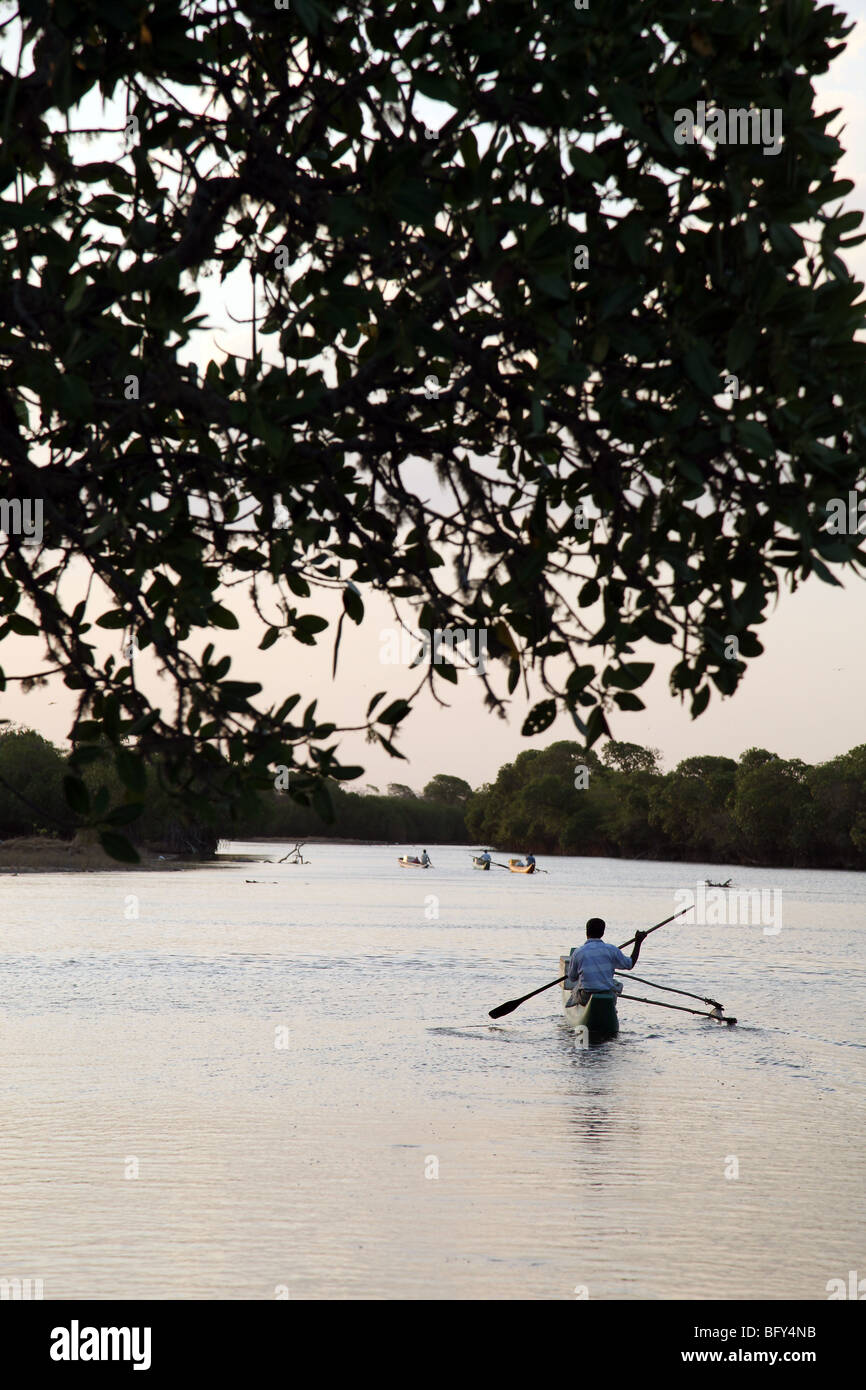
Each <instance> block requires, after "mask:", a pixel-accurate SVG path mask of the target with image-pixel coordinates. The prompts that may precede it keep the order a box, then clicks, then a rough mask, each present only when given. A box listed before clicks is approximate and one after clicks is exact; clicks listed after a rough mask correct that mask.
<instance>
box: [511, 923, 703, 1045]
mask: <svg viewBox="0 0 866 1390" xmlns="http://www.w3.org/2000/svg"><path fill="white" fill-rule="evenodd" d="M693 907H694V903H691V904H690V906H689V907H681V908H680V910H679V912H674V913H673V914H672V916H670V917H666V918H665V920H664V921H663V922H657V923H656V925H655V926H654V927H650V928H649V931H646V932H644V936H649V934H650V932H654V931H658V929H659V927H666V926H667V924H668V922H673V920H674V918H676V917H682V915H683V913H684V912H691V911H692V908H693ZM633 941H634V937H633V936H632V937H630V938H629V940H628V941H624V942H623V943H622V945H621V946H620V948H619V949H620V950H621V951H624V950H625V948H626V946H631V944H632V942H633ZM567 978H568V976H567V975H560V977H559V979H558V980H551V982H550V984H549V985H542V986H541V988H540V989H533V990H531V991H530V993H529V994H524V995H523V997H522V999H509V1001H508V1003H507V1004H499V1005H498V1006H497V1007H496V1008H495V1009H490V1010H489V1012H488V1017H489V1018H504V1017H505V1015H506V1014H510V1013H513V1012H514V1010H515V1009H519V1008H520V1005H521V1004H525V1003H526V1001H527V999H534V998H535V996H536V994H543V993H544V991H545V990H546V989H553V986H554V985H561V984H562V983H563V981H564V980H566V979H567Z"/></svg>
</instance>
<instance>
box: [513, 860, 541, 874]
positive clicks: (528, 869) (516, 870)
mask: <svg viewBox="0 0 866 1390" xmlns="http://www.w3.org/2000/svg"><path fill="white" fill-rule="evenodd" d="M508 867H509V869H510V870H511V872H512V873H513V874H534V873H535V865H534V864H518V863H517V861H516V860H515V859H509V861H508Z"/></svg>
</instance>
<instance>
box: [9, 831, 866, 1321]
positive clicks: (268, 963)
mask: <svg viewBox="0 0 866 1390" xmlns="http://www.w3.org/2000/svg"><path fill="white" fill-rule="evenodd" d="M224 848H226V849H228V848H229V847H224ZM287 848H288V846H285V847H279V846H277V845H270V844H269V845H261V844H260V845H252V844H244V845H233V846H231V850H232V851H233V852H234V853H245V854H256V853H258V854H260V855H261V856H262V857H263V859H269V858H270V859H276V858H278V857H279V855H280V854H282V853H284V852H285V850H286V849H287ZM403 848H404V847H402V846H401V847H399V850H398V848H397V847H385V846H377V847H368V848H365V847H361V846H354V845H353V846H339V845H333V846H328V845H325V844H315V845H308V846H307V849H306V851H305V853H306V854H307V855H308V857H309V858H310V859H311V860H312V863H311V864H309V865H308V866H304V867H289V866H288V865H286V864H283V865H277V864H273V865H271V864H267V863H262V864H255V865H254V864H251V863H242V864H237V863H235V864H218V865H215V866H214V867H207V868H203V869H198V870H193V871H189V872H165V873H160V872H154V873H140V874H137V873H129V874H123V873H88V874H68V873H67V874H59V873H58V874H21V875H19V876H18V877H11V876H7V875H3V876H2V877H0V893H2V901H3V914H2V923H3V925H2V947H0V1028H2V1034H0V1036H2V1039H3V1067H2V1072H0V1094H2V1116H3V1123H2V1125H0V1278H7V1279H8V1278H15V1277H19V1278H30V1279H42V1280H43V1288H44V1297H45V1298H46V1299H57V1298H85V1299H95V1298H123V1299H132V1298H141V1299H164V1298H175V1299H203V1298H220V1299H235V1298H237V1299H274V1298H276V1297H286V1296H288V1297H291V1298H293V1299H298V1298H300V1299H304V1298H308V1299H402V1298H409V1299H423V1298H432V1299H503V1300H513V1299H556V1300H560V1299H563V1300H565V1299H568V1300H573V1299H575V1298H582V1297H588V1298H589V1299H639V1298H649V1299H669V1298H685V1299H695V1300H701V1299H730V1298H749V1299H781V1298H805V1299H826V1298H827V1284H828V1281H830V1280H832V1279H842V1280H845V1281H846V1283H847V1281H848V1277H849V1271H850V1270H859V1271H860V1274H861V1275H866V1248H864V1238H863V1231H864V1220H863V1218H864V1198H863V1193H864V1181H863V1178H864V1159H863V1144H862V1130H863V1119H864V1109H866V1105H864V1102H866V1038H864V1028H863V1011H862V998H863V982H864V974H866V912H864V909H866V876H863V875H859V874H849V873H817V872H814V871H808V872H806V871H803V872H800V871H782V870H758V869H743V868H739V867H730V868H728V867H725V866H718V865H714V866H706V865H678V864H662V863H647V862H639V863H638V862H628V861H614V860H607V859H580V858H570V859H554V860H545V859H542V860H541V861H540V862H541V863H542V864H543V865H544V867H545V868H547V869H549V871H550V872H549V874H548V875H547V876H543V875H538V876H535V877H524V876H519V875H510V874H508V873H506V872H505V871H503V870H502V869H495V868H494V869H492V870H491V871H490V872H489V873H478V872H474V871H472V869H471V867H470V864H471V859H470V853H469V851H467V850H466V849H465V848H458V847H444V848H443V847H433V849H432V850H431V855H432V859H433V862H434V865H435V869H431V870H428V871H425V872H422V871H420V870H414V869H402V868H400V867H399V866H398V864H397V862H396V859H397V854H398V852H402V850H403ZM498 857H499V858H503V857H507V856H501V855H500V856H498ZM729 875H731V876H732V877H733V878H734V881H735V884H736V885H737V886H740V887H744V888H746V887H747V888H762V887H763V888H769V889H777V890H780V891H781V893H782V899H781V901H782V909H783V919H782V929H781V931H779V932H778V933H775V934H773V933H766V932H764V931H763V929H762V927H761V925H760V924H756V925H751V926H750V925H713V926H696V925H688V924H686V925H683V924H676V923H672V924H671V925H670V926H668V927H664V928H662V930H661V931H659V932H656V933H655V934H654V935H653V936H651V937H650V938H649V939H648V940H647V942H646V944H645V946H644V949H643V954H642V956H641V960H640V964H639V966H638V968H637V973H638V974H639V975H645V976H646V977H647V978H648V979H651V980H658V981H661V982H665V983H669V984H672V985H677V986H679V987H681V988H684V989H688V990H694V991H696V992H697V993H701V994H709V995H711V996H713V997H715V998H718V999H721V1000H722V1001H723V1002H724V1004H725V1006H726V1008H727V1010H728V1011H729V1012H730V1013H731V1014H734V1015H735V1016H736V1017H737V1018H738V1019H739V1023H738V1025H737V1026H736V1027H733V1028H728V1027H724V1026H720V1025H718V1024H716V1023H713V1022H709V1021H707V1020H704V1019H701V1018H695V1017H692V1016H690V1015H689V1014H685V1013H675V1012H670V1011H669V1010H667V1009H660V1008H653V1007H651V1006H649V1005H646V1004H641V1003H633V1004H627V1003H625V1002H624V1003H622V1004H621V1005H620V1017H621V1020H622V1023H621V1033H620V1036H619V1038H618V1039H616V1040H615V1041H613V1042H608V1043H603V1044H599V1045H597V1046H593V1047H590V1048H588V1049H587V1048H583V1049H582V1048H581V1047H580V1046H579V1045H578V1041H577V1039H576V1038H575V1036H574V1035H573V1034H572V1033H571V1032H570V1030H568V1029H567V1028H566V1026H565V1024H564V1023H563V1021H562V1020H561V1015H560V1013H559V997H558V996H559V989H558V988H557V989H555V990H551V991H549V992H548V993H547V994H542V995H540V996H538V997H537V998H536V999H533V1000H531V1001H530V1002H529V1003H528V1004H525V1005H524V1006H523V1007H522V1008H521V1009H519V1010H518V1011H517V1012H516V1013H513V1014H511V1015H509V1016H508V1017H506V1018H504V1019H502V1020H501V1021H500V1022H499V1023H497V1024H494V1023H493V1022H492V1021H491V1020H490V1019H489V1018H488V1017H487V1010H488V1009H490V1008H492V1007H493V1006H494V1005H495V1004H497V1003H501V1002H502V1001H503V1000H505V999H510V998H514V997H516V996H518V995H521V994H524V993H526V992H527V991H528V990H530V989H532V988H533V987H535V986H537V985H541V984H544V983H545V982H546V981H548V980H552V979H554V978H555V977H556V974H557V973H558V971H557V966H558V957H559V955H560V953H562V952H564V951H567V950H568V948H570V947H571V946H572V945H575V944H578V943H579V942H580V941H581V940H582V939H583V935H584V933H583V923H584V921H585V919H586V917H587V916H591V915H601V916H603V917H605V918H606V919H607V921H608V924H609V925H608V932H607V938H608V939H609V940H612V941H614V942H615V943H620V942H623V941H625V940H626V939H627V938H628V937H630V936H631V935H632V934H633V932H634V930H635V929H636V928H637V927H647V926H650V925H652V924H653V923H654V922H657V921H660V920H661V919H662V918H663V917H666V916H668V915H669V914H670V913H671V912H673V911H674V910H675V907H676V906H677V905H678V903H677V902H675V899H674V894H675V893H676V891H677V890H681V889H684V888H689V887H692V886H694V885H695V883H696V882H697V881H698V880H702V879H703V878H705V877H709V878H712V879H724V878H727V877H728V876H729ZM246 879H258V880H260V881H259V882H258V883H249V884H248V883H246V882H245V880H246ZM130 895H135V896H136V897H137V899H138V902H137V904H136V903H135V902H134V901H132V900H131V898H130ZM136 908H137V911H138V914H139V915H138V917H137V918H135V917H133V916H131V915H125V914H131V913H132V912H133V911H135V910H136ZM625 991H626V992H632V993H640V994H647V995H649V994H653V995H654V996H655V997H658V998H661V999H664V998H667V999H668V1000H671V1001H672V1002H678V1003H682V1004H686V1005H688V1004H689V1003H691V1002H693V1001H689V1000H688V999H677V997H676V996H673V995H667V996H665V995H656V993H655V991H653V990H651V989H649V988H647V987H646V986H637V985H636V984H632V985H629V983H628V982H627V981H626V985H625ZM694 1006H695V1008H701V1007H702V1006H701V1005H700V1004H698V1003H696V1002H695V1005H694ZM136 1173H137V1176H135V1174H136Z"/></svg>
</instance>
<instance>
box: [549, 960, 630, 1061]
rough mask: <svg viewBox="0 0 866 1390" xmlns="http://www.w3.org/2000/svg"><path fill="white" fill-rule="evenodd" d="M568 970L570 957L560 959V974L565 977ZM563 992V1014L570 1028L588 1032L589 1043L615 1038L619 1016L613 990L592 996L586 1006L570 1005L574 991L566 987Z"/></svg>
mask: <svg viewBox="0 0 866 1390" xmlns="http://www.w3.org/2000/svg"><path fill="white" fill-rule="evenodd" d="M567 969H568V957H567V956H560V957H559V973H560V975H564V974H565V972H566V970H567ZM560 988H561V990H562V1012H563V1015H564V1016H565V1021H566V1023H567V1024H568V1025H569V1027H570V1028H573V1029H574V1030H575V1032H577V1031H578V1030H579V1029H581V1028H585V1029H586V1030H587V1035H588V1040H589V1042H604V1041H605V1039H607V1038H615V1037H616V1035H617V1033H618V1032H619V1015H618V1013H617V1011H616V995H615V994H614V993H613V991H612V990H605V991H597V992H596V993H594V994H590V996H589V1000H588V1002H587V1003H586V1004H570V1003H569V1000H570V999H571V995H572V991H571V989H570V988H568V987H567V986H566V985H562V986H560Z"/></svg>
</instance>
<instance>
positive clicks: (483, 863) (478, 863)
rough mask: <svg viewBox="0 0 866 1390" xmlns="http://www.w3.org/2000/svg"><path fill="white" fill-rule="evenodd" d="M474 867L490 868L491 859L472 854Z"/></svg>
mask: <svg viewBox="0 0 866 1390" xmlns="http://www.w3.org/2000/svg"><path fill="white" fill-rule="evenodd" d="M472 867H473V869H489V868H490V860H489V859H481V858H480V857H479V855H477V854H473V856H472Z"/></svg>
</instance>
